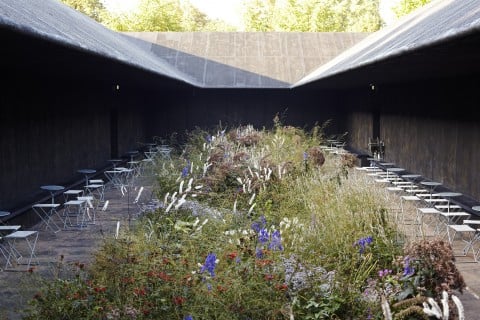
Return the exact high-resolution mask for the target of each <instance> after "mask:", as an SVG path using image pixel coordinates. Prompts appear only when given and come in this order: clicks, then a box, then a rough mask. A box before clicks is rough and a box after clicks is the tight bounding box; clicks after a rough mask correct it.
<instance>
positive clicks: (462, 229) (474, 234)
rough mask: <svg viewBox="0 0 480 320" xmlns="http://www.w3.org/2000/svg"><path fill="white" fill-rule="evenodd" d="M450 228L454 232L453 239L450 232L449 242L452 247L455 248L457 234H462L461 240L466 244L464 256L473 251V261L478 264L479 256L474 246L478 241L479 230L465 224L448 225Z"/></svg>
mask: <svg viewBox="0 0 480 320" xmlns="http://www.w3.org/2000/svg"><path fill="white" fill-rule="evenodd" d="M466 221H467V220H466ZM448 228H449V229H451V232H452V235H451V237H450V232H449V233H448V234H449V239H448V242H449V243H450V244H451V245H452V247H453V241H454V240H455V236H456V235H457V234H462V239H461V240H462V241H463V242H465V246H464V247H463V249H462V253H463V256H466V255H467V254H468V251H470V250H471V251H472V254H473V260H474V262H477V254H476V253H475V249H474V248H473V245H474V243H475V242H476V241H477V240H478V230H479V229H474V228H472V227H471V226H469V225H468V224H465V223H464V224H451V225H448Z"/></svg>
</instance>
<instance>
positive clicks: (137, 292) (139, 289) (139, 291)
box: [133, 287, 147, 296]
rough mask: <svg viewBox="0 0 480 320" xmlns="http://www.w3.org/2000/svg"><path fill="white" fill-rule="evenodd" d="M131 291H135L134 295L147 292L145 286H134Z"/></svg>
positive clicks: (142, 294) (141, 294)
mask: <svg viewBox="0 0 480 320" xmlns="http://www.w3.org/2000/svg"><path fill="white" fill-rule="evenodd" d="M133 293H135V295H136V296H144V295H146V294H147V290H145V287H142V288H135V289H133Z"/></svg>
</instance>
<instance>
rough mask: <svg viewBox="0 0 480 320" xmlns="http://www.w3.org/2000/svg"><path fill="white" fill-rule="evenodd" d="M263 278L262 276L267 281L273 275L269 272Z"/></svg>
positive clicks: (271, 278)
mask: <svg viewBox="0 0 480 320" xmlns="http://www.w3.org/2000/svg"><path fill="white" fill-rule="evenodd" d="M263 278H264V279H265V280H267V281H270V280H273V275H271V274H266V275H265V276H264V277H263Z"/></svg>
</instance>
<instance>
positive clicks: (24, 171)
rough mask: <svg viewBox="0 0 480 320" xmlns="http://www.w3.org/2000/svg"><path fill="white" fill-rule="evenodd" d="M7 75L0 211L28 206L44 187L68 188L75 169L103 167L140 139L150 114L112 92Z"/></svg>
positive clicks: (0, 125) (0, 99)
mask: <svg viewBox="0 0 480 320" xmlns="http://www.w3.org/2000/svg"><path fill="white" fill-rule="evenodd" d="M4 75H5V73H4ZM7 77H8V78H9V79H10V80H9V83H8V85H6V86H5V88H6V90H3V91H2V94H1V95H0V106H1V110H2V111H1V117H0V148H1V150H2V152H1V153H0V172H2V176H1V177H2V178H1V179H0V190H1V196H0V206H1V210H12V211H17V210H21V209H22V208H23V207H24V206H27V207H28V206H30V205H31V202H33V201H38V200H41V199H42V197H45V196H47V193H46V192H45V191H42V190H41V189H40V186H41V185H46V184H60V185H66V186H68V185H69V184H72V183H75V182H76V181H79V180H80V179H81V178H82V176H81V175H80V174H79V173H78V172H77V170H78V169H81V168H94V169H101V168H103V167H105V166H107V165H108V164H109V163H108V161H107V160H108V159H111V158H114V157H118V156H121V155H122V154H125V153H126V152H127V151H129V150H130V149H131V148H136V147H137V146H138V145H137V144H136V143H137V142H144V141H145V130H146V121H145V119H146V118H147V116H148V115H146V114H145V112H143V111H142V109H141V108H139V107H138V105H137V104H136V103H134V102H132V101H136V100H135V99H133V100H132V99H131V98H128V97H127V98H123V99H120V98H118V99H117V98H116V93H115V91H114V90H113V89H112V87H109V86H104V85H103V84H99V83H95V81H90V82H88V81H83V80H81V79H76V78H75V76H72V77H69V76H65V77H61V78H52V77H49V76H48V74H47V73H46V72H45V70H35V72H34V73H33V74H27V73H22V74H21V76H20V74H18V75H15V74H7ZM115 109H116V111H115Z"/></svg>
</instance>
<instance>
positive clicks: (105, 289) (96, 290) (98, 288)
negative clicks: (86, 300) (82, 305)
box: [93, 286, 107, 293]
mask: <svg viewBox="0 0 480 320" xmlns="http://www.w3.org/2000/svg"><path fill="white" fill-rule="evenodd" d="M93 290H94V291H95V292H97V293H99V292H105V291H107V287H104V286H101V287H95V288H93Z"/></svg>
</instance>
